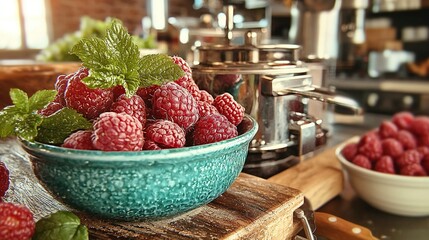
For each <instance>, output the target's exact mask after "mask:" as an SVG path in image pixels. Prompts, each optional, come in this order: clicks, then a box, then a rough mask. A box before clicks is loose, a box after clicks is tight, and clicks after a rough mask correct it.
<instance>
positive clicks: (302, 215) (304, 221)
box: [295, 208, 316, 240]
mask: <svg viewBox="0 0 429 240" xmlns="http://www.w3.org/2000/svg"><path fill="white" fill-rule="evenodd" d="M295 215H296V217H297V218H298V219H299V220H300V221H301V224H302V228H303V229H304V233H305V237H306V238H307V240H315V239H316V237H315V236H314V235H313V231H312V230H311V227H310V223H309V222H308V219H307V217H306V216H305V213H304V211H303V210H302V209H300V208H298V209H296V210H295Z"/></svg>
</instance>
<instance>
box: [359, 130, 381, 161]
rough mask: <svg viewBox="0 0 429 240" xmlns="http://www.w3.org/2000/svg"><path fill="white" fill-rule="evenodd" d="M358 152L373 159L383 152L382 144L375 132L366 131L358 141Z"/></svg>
mask: <svg viewBox="0 0 429 240" xmlns="http://www.w3.org/2000/svg"><path fill="white" fill-rule="evenodd" d="M358 153H360V154H362V155H364V156H367V157H368V159H369V160H371V161H375V160H377V159H378V158H380V157H381V155H382V154H383V146H382V145H381V140H380V139H379V138H378V135H377V134H376V132H368V133H366V134H365V135H363V136H362V138H361V139H360V141H359V143H358Z"/></svg>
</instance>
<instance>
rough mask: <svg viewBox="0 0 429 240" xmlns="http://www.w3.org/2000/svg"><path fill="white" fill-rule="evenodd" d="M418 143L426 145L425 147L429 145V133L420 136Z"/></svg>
mask: <svg viewBox="0 0 429 240" xmlns="http://www.w3.org/2000/svg"><path fill="white" fill-rule="evenodd" d="M418 145H419V146H424V147H429V134H423V135H421V136H419V139H418Z"/></svg>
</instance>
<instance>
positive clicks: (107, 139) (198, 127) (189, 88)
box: [40, 56, 244, 151]
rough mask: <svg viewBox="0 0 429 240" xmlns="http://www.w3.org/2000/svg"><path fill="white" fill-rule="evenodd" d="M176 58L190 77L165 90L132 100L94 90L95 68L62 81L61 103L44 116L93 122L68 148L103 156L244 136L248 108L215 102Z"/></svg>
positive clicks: (226, 100) (224, 97) (222, 99)
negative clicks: (61, 114) (241, 128)
mask: <svg viewBox="0 0 429 240" xmlns="http://www.w3.org/2000/svg"><path fill="white" fill-rule="evenodd" d="M171 59H172V60H173V61H174V62H175V63H176V64H177V65H178V66H180V67H181V68H182V70H183V71H184V73H185V74H184V76H182V77H180V78H179V79H175V80H172V81H171V82H168V83H166V84H163V85H161V86H159V85H152V86H149V87H144V88H140V89H138V91H137V93H136V94H135V95H134V96H132V97H129V98H128V97H126V95H125V90H124V88H123V87H122V86H117V87H114V88H111V89H90V88H88V87H87V86H86V85H85V84H84V83H83V82H82V79H84V78H85V77H87V76H88V75H89V71H90V70H89V69H87V68H84V67H82V68H81V69H79V70H78V71H77V72H75V73H72V74H69V75H61V76H59V77H58V78H57V81H56V83H55V89H56V90H57V91H58V93H57V96H56V98H55V100H54V101H53V102H52V103H50V104H49V105H48V106H46V107H45V108H44V109H42V110H41V111H40V113H41V114H42V115H45V116H49V115H51V114H54V113H55V112H57V111H58V110H60V109H62V108H64V107H69V108H72V109H75V110H76V111H77V112H78V113H80V114H82V115H83V116H84V117H85V118H87V119H88V120H89V121H91V122H92V123H93V129H91V130H81V131H77V132H75V133H73V134H71V135H70V136H69V137H68V138H67V139H66V140H65V141H64V143H63V144H62V146H63V147H67V148H74V149H84V150H102V151H141V150H159V149H167V148H181V147H185V146H194V145H202V144H208V143H214V142H218V141H222V140H225V139H229V138H233V137H235V136H237V135H238V131H237V126H238V125H239V124H240V123H241V121H242V120H243V117H244V108H243V106H241V105H240V104H239V103H237V102H236V101H235V100H234V98H233V96H232V95H230V94H229V93H223V94H220V95H218V96H216V97H213V96H212V95H210V94H209V93H208V92H207V91H205V90H200V89H199V87H198V86H197V84H196V83H195V81H194V80H193V78H192V70H191V68H190V66H189V65H188V64H187V63H186V62H185V61H184V60H183V59H182V58H181V57H178V56H171Z"/></svg>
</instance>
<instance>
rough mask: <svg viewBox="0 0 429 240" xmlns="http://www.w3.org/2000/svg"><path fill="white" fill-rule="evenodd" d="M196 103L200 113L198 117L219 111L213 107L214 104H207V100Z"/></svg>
mask: <svg viewBox="0 0 429 240" xmlns="http://www.w3.org/2000/svg"><path fill="white" fill-rule="evenodd" d="M197 104H198V112H199V114H200V118H202V117H204V116H207V115H211V114H215V113H219V111H218V110H217V109H216V108H215V106H213V105H211V104H209V103H208V102H202V101H198V102H197Z"/></svg>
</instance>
